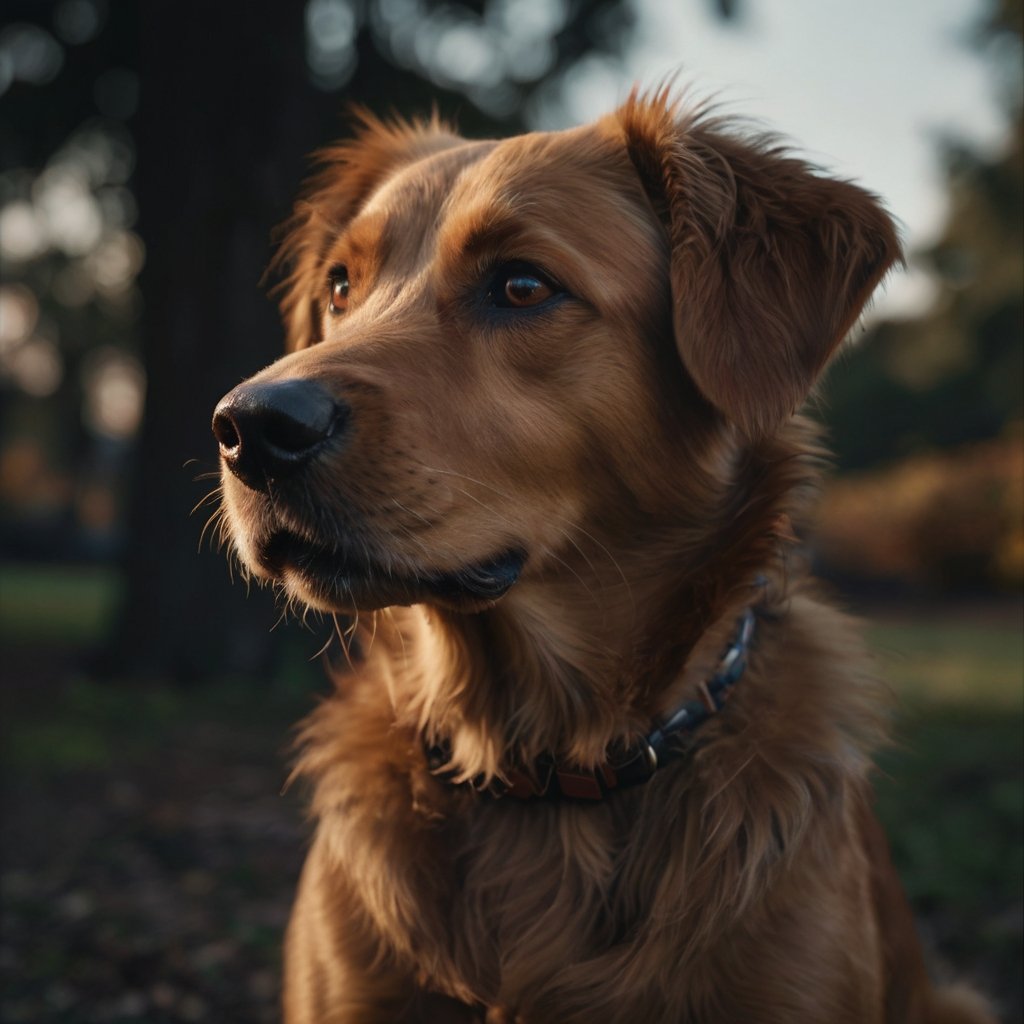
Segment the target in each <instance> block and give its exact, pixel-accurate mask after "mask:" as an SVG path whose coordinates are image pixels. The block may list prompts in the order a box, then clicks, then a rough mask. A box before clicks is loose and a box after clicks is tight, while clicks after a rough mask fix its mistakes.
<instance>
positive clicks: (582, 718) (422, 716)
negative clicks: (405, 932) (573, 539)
mask: <svg viewBox="0 0 1024 1024" xmlns="http://www.w3.org/2000/svg"><path fill="white" fill-rule="evenodd" d="M799 450H800V449H794V450H793V451H791V453H790V454H793V453H794V452H796V453H799ZM778 454H779V453H778V452H777V451H776V452H774V454H772V455H771V456H770V457H766V456H765V453H761V455H760V456H759V457H758V461H759V472H760V473H762V474H763V475H762V476H761V478H760V479H758V480H757V481H756V488H754V489H753V490H752V491H751V489H749V488H748V490H746V491H743V492H739V491H737V492H736V493H733V494H723V495H722V496H721V497H720V501H721V502H722V503H723V505H724V506H725V508H726V514H724V515H723V514H721V513H722V510H721V509H719V510H717V511H718V514H717V515H711V514H708V516H707V518H706V520H705V521H706V522H708V523H712V524H715V525H714V526H713V527H708V528H706V529H704V530H703V531H700V530H699V529H697V528H695V526H694V524H693V519H692V517H691V519H690V521H689V522H685V523H683V524H681V525H673V524H668V523H661V524H654V525H651V524H648V525H647V530H646V533H644V534H641V533H639V532H638V533H635V534H634V535H633V536H634V538H635V539H634V542H633V543H632V545H631V546H630V548H629V549H619V550H616V549H613V548H611V547H609V545H608V544H607V543H606V542H605V541H606V539H605V538H595V540H600V543H596V544H594V545H593V546H591V547H590V548H589V549H588V550H587V551H586V552H585V553H583V552H577V553H576V557H575V558H574V557H573V554H572V553H571V552H570V553H567V554H566V556H565V561H564V562H561V563H560V567H559V568H558V570H555V571H552V572H551V573H547V574H546V573H539V574H537V576H536V577H534V578H529V577H527V578H526V579H524V580H523V581H521V582H520V584H518V585H517V586H516V587H514V588H513V590H512V591H510V592H509V593H508V594H507V595H506V596H505V597H504V598H503V599H502V601H501V602H500V603H499V604H498V605H497V606H495V607H494V608H492V609H490V610H488V611H485V612H481V613H477V614H473V615H463V614H458V613H454V612H450V611H444V610H439V609H428V608H424V607H419V608H417V609H412V610H410V613H409V616H408V618H407V620H406V621H407V622H408V623H409V624H410V625H409V627H408V628H407V630H406V632H407V634H408V635H406V636H404V637H403V639H402V642H403V643H407V644H408V643H413V644H416V645H418V646H420V647H421V648H422V649H425V652H426V655H427V656H426V657H425V658H424V659H422V660H421V661H420V664H425V665H429V666H431V669H430V670H429V671H428V672H426V673H425V674H423V675H421V676H420V677H418V678H417V680H415V682H414V683H413V684H412V685H410V686H409V687H408V688H407V689H406V690H405V691H404V692H403V693H401V694H399V695H397V697H398V699H397V702H396V711H397V713H398V715H399V719H400V720H401V721H402V722H403V724H406V725H409V726H412V727H414V728H416V729H418V730H419V731H420V732H421V733H422V734H423V736H424V738H425V739H426V740H427V741H428V742H438V741H444V742H445V743H446V744H447V745H448V748H449V749H450V750H451V754H452V757H451V767H452V768H453V769H454V770H455V772H456V773H457V774H458V775H459V776H460V777H463V778H472V777H476V776H483V777H484V778H490V777H493V776H494V775H496V774H500V773H501V769H502V766H503V765H507V764H509V763H510V762H520V763H530V762H531V761H532V760H533V759H535V758H536V757H538V756H539V755H541V754H545V753H554V754H556V755H557V756H559V757H562V758H565V759H566V760H567V761H570V762H574V763H576V764H579V765H582V766H593V765H596V764H598V763H600V762H601V761H602V759H603V758H604V756H605V752H606V750H607V749H608V747H609V746H610V745H611V744H614V743H619V742H623V741H627V742H628V741H630V740H632V739H635V738H636V737H637V736H640V735H643V734H644V733H645V732H647V731H648V730H649V729H650V727H651V723H652V721H653V720H654V719H656V718H657V717H658V716H659V715H660V714H664V713H665V712H667V711H669V710H670V709H671V708H672V707H673V706H674V705H676V704H678V703H679V702H680V701H681V700H685V699H688V698H689V697H691V696H693V695H694V694H695V693H696V689H697V687H698V686H699V685H700V683H701V681H702V680H703V679H704V678H706V676H707V672H708V669H709V668H711V667H712V666H713V665H714V663H715V659H716V658H717V657H718V656H719V654H720V653H721V650H722V647H723V645H724V644H725V643H726V642H727V640H728V637H729V634H730V632H731V631H732V630H733V629H734V627H735V621H736V616H737V614H738V613H739V612H740V611H741V610H742V609H743V608H744V607H746V606H748V605H750V604H751V603H752V602H753V601H754V600H756V597H757V595H756V593H755V586H754V584H755V580H757V579H758V577H760V576H765V575H767V576H769V577H776V576H777V575H778V569H779V562H780V558H781V557H782V551H783V548H784V547H785V539H786V538H785V535H786V534H787V533H788V526H787V525H784V524H788V522H789V518H788V517H789V515H790V514H791V513H792V512H793V511H794V508H795V506H794V495H795V494H796V492H797V491H798V490H799V489H800V487H801V486H802V485H803V484H806V483H807V482H808V481H809V480H810V479H811V477H812V475H813V470H811V469H809V467H808V465H807V463H806V461H804V462H801V460H800V459H798V458H789V459H786V458H778V457H777V456H778ZM748 468H749V467H748ZM746 478H747V479H749V478H750V474H749V473H747V474H746ZM691 691H692V692H691Z"/></svg>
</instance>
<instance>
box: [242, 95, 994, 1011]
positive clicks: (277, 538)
mask: <svg viewBox="0 0 1024 1024" xmlns="http://www.w3.org/2000/svg"><path fill="white" fill-rule="evenodd" d="M898 259H899V245H898V242H897V239H896V236H895V233H894V230H893V227H892V224H891V221H890V220H889V218H888V216H887V215H886V214H885V212H884V211H883V210H882V209H881V207H880V205H879V204H878V202H877V200H876V199H875V198H874V197H872V196H871V195H869V194H868V193H866V192H863V191H862V190H860V189H858V188H856V187H855V186H853V185H851V184H849V183H846V182H839V181H833V180H830V179H827V178H824V177H822V176H820V175H819V174H818V173H816V172H815V171H814V169H813V168H810V167H808V166H807V165H805V164H803V163H802V162H800V161H799V160H796V159H794V158H793V157H791V156H789V155H788V154H787V153H786V152H785V151H784V150H783V149H781V148H780V147H779V146H778V145H777V143H775V142H774V141H772V140H766V139H751V138H748V137H744V136H742V135H741V134H738V133H737V132H735V131H734V130H733V129H732V128H731V127H730V126H729V125H728V124H723V123H720V122H716V121H714V120H712V119H710V118H708V117H706V116H704V115H703V114H700V113H697V114H693V113H686V112H684V111H682V110H681V109H680V108H679V106H678V105H677V104H675V103H673V101H672V100H671V98H670V97H669V96H667V95H658V96H653V97H638V96H634V97H633V98H632V99H631V100H630V101H629V102H628V103H627V104H626V105H625V106H624V107H623V108H622V109H621V110H619V111H618V112H616V113H615V114H613V115H610V116H609V117H607V118H605V119H603V120H602V121H600V122H598V123H597V124H596V125H592V126H589V127H587V128H581V129H575V130H573V131H570V132H564V133H553V134H534V135H530V136H524V137H521V138H517V139H512V140H507V141H505V142H480V143H468V142H466V141H465V140H462V139H460V138H459V137H458V136H457V135H455V134H454V133H453V132H452V131H450V130H449V129H447V128H445V127H444V126H442V125H440V124H439V123H437V122H436V121H433V122H428V123H417V124H401V123H394V124H383V123H381V122H378V121H375V120H373V119H372V118H366V119H365V122H364V124H363V127H362V130H361V133H360V134H359V136H358V137H357V138H356V139H355V140H354V141H352V142H350V143H346V144H343V145H342V146H339V147H337V148H335V149H333V150H328V151H327V153H326V155H325V157H324V166H323V169H322V170H321V172H320V173H319V175H318V176H317V177H316V178H315V179H314V180H313V181H312V183H311V185H310V188H309V191H308V193H307V195H306V196H305V197H304V199H303V200H302V202H301V203H300V204H299V205H298V206H297V208H296V214H295V217H294V219H293V221H292V222H291V224H290V225H289V229H288V233H287V236H286V238H285V241H284V243H283V246H282V250H281V257H280V260H281V267H282V268H283V269H284V271H285V277H284V282H283V285H282V287H281V305H282V310H283V313H284V317H285V322H286V326H287V329H288V335H289V348H290V350H291V351H290V354H289V355H287V356H285V357H284V358H282V359H281V360H279V361H278V362H277V363H275V364H274V365H272V366H270V367H268V368H267V369H266V370H264V371H262V372H261V373H260V374H258V375H257V376H256V377H255V378H254V380H255V381H256V382H257V383H258V384H259V386H261V387H264V386H267V385H272V384H273V383H274V382H276V381H290V380H294V379H300V380H315V381H316V382H317V387H318V388H320V389H326V390H327V391H328V392H329V393H330V395H331V397H332V400H334V401H338V402H341V401H343V402H344V403H345V405H346V406H347V411H346V421H345V422H346V424H347V425H348V426H347V431H348V432H347V433H346V434H345V436H344V437H333V436H332V441H331V445H332V447H331V448H330V450H329V451H326V453H325V454H322V455H318V456H317V457H316V458H315V459H310V462H309V465H308V466H307V467H306V468H305V469H304V470H303V473H302V474H301V476H299V477H297V478H295V479H293V480H292V482H291V483H289V484H287V485H285V484H282V485H281V486H279V487H275V488H272V487H270V485H269V483H268V487H267V493H266V494H259V493H256V492H253V491H250V490H247V489H246V488H244V487H243V486H242V485H240V484H239V483H238V481H236V480H233V479H232V478H231V477H230V475H229V474H228V473H227V470H226V471H225V501H226V512H227V522H228V524H229V528H230V532H231V535H232V539H233V543H234V545H235V547H236V549H237V551H238V553H239V557H240V558H241V560H242V561H243V563H245V564H247V565H248V566H249V567H250V568H251V569H252V570H253V572H254V574H255V575H257V576H260V577H262V578H265V579H270V580H273V581H276V582H278V583H281V584H283V586H284V587H285V589H286V590H287V592H288V594H289V595H291V597H292V598H293V599H297V600H298V601H301V602H305V603H306V604H308V605H310V606H312V607H315V608H319V609H323V610H327V611H345V612H348V611H352V612H356V611H358V612H362V613H363V614H360V615H359V616H358V618H357V621H356V622H355V624H354V626H353V631H352V633H351V637H352V643H351V647H350V649H349V651H348V664H347V666H346V667H344V668H343V669H340V670H339V671H338V676H337V694H336V695H335V696H334V697H333V698H332V699H330V700H327V701H325V702H324V703H323V704H322V705H321V706H319V707H318V708H317V710H316V711H315V712H314V713H313V714H312V715H311V716H310V717H309V718H308V719H307V720H306V722H305V723H304V725H303V726H302V729H301V734H300V741H299V753H298V756H297V761H296V765H295V773H296V775H297V776H299V777H301V778H303V779H305V780H306V781H307V782H308V784H309V786H310V789H311V798H312V810H313V814H314V816H315V818H316V822H317V824H316V833H315V837H314V839H313V843H312V847H311V850H310V853H309V857H308V859H307V862H306V866H305V869H304V872H303V876H302V881H301V883H300V887H299V893H298V897H297V900H296V904H295V909H294V913H293V917H292V920H291V924H290V926H289V930H288V936H287V943H286V972H285V995H284V1004H285V1017H286V1020H287V1021H288V1024H314V1022H317V1024H319V1022H333V1024H342V1022H357V1021H358V1022H376V1021H422V1022H443V1021H479V1022H482V1021H483V1020H484V1019H485V1016H486V1020H487V1021H488V1022H491V1024H495V1022H507V1024H512V1022H520V1024H555V1022H557V1024H593V1022H595V1021H600V1022H603V1024H627V1022H630V1024H632V1022H636V1021H644V1022H652V1024H656V1022H661V1024H669V1022H674V1024H675V1022H680V1021H687V1022H692V1024H697V1022H699V1024H735V1022H739V1021H743V1022H760V1024H822V1022H825V1021H828V1022H830V1024H882V1022H892V1024H895V1022H908V1024H934V1022H940V1021H941V1022H950V1024H952V1022H954V1021H960V1022H964V1024H970V1022H974V1024H982V1022H986V1021H990V1020H991V1019H992V1018H991V1017H990V1015H989V1014H988V1011H987V1010H986V1009H985V1007H984V1005H983V1004H982V1003H981V1001H980V1000H977V999H975V998H974V997H973V996H970V997H968V996H965V995H964V994H963V991H962V990H957V991H956V992H954V993H952V994H943V993H942V992H939V991H936V990H934V989H933V988H932V987H931V986H930V984H929V981H928V978H927V975H926V972H925V967H924V963H923V960H922V955H921V951H920V948H919V945H918V942H917V939H916V936H915V934H914V923H913V919H912V915H911V913H910V910H909V908H908V906H907V903H906V899H905V897H904V896H903V894H902V890H901V888H900V886H899V882H898V880H897V879H896V876H895V874H894V872H893V870H892V867H891V865H890V863H889V858H888V852H887V849H886V845H885V839H884V836H882V834H881V832H880V830H879V828H878V826H877V823H876V822H875V819H874V816H873V814H872V811H871V794H870V784H869V770H870V769H869V766H870V754H871V750H872V749H873V748H874V747H875V746H876V745H877V744H878V743H879V742H881V740H882V738H883V735H884V719H885V707H886V700H885V694H884V692H883V689H882V688H881V687H880V686H879V685H878V683H877V682H876V681H875V679H874V677H873V675H872V672H871V668H870V659H869V658H868V657H867V655H866V653H865V651H864V650H863V648H862V646H861V643H860V641H859V639H858V635H857V629H856V626H855V624H853V623H851V621H850V620H849V619H847V618H846V617H845V616H844V615H842V614H841V613H839V612H837V611H835V610H833V609H832V608H831V607H829V605H828V603H827V602H825V601H823V600H821V599H820V597H819V595H818V593H817V590H816V588H815V586H814V585H813V584H812V583H811V582H810V581H809V580H808V578H807V576H806V572H805V568H804V565H803V562H802V559H801V557H800V545H799V542H798V541H797V537H798V536H801V535H805V534H806V530H807V527H808V519H809V515H810V511H811V508H812V506H813V503H814V496H815V493H816V490H817V482H818V475H819V466H820V461H821V457H822V456H821V452H820V449H819V447H818V445H817V441H816V436H815V431H814V429H813V427H811V426H810V425H809V423H808V422H806V421H805V420H803V419H802V418H801V417H799V416H794V415H793V410H794V408H795V407H796V406H797V405H798V404H799V403H800V402H801V401H802V400H803V399H804V398H805V397H806V396H807V394H808V393H809V392H810V390H811V388H812V386H813V384H814V381H815V379H816V377H817V375H818V373H819V372H820V370H821V369H822V367H823V366H824V365H825V363H826V362H827V360H828V359H829V357H830V355H831V354H832V353H833V352H834V350H835V349H836V347H837V346H838V345H839V344H840V342H841V340H842V338H843V336H844V335H845V334H846V332H847V331H848V330H849V328H850V327H851V325H852V324H853V323H854V321H855V320H856V318H857V316H858V315H859V313H860V311H861V309H862V307H863V305H864V303H865V302H866V301H867V299H868V296H869V295H870V293H871V292H872V290H873V289H874V287H875V286H876V285H877V284H878V282H879V280H880V279H881V278H882V276H883V275H884V274H885V273H886V271H887V270H888V269H889V267H890V266H891V265H892V264H893V263H894V261H897V260H898ZM509 261H512V262H511V263H510V262H509ZM524 262H525V263H526V264H528V265H535V266H536V268H537V270H536V275H538V276H533V277H531V274H533V270H532V269H530V266H528V267H527V270H526V271H523V270H522V269H517V270H516V271H515V272H516V273H517V274H519V277H518V278H517V279H516V281H515V287H514V288H512V290H511V292H508V293H507V294H511V295H512V297H513V298H514V299H516V300H517V301H518V298H519V296H521V295H523V294H529V293H530V290H531V289H532V288H533V287H534V283H537V282H539V283H540V287H539V290H537V293H538V294H539V295H541V296H542V300H538V302H537V304H536V305H535V306H531V307H529V308H527V309H519V308H517V307H516V304H515V303H514V302H511V301H510V302H509V303H505V302H504V300H503V298H502V296H503V295H504V294H506V293H503V292H502V291H501V289H502V281H503V280H505V281H506V285H507V280H506V279H503V278H502V276H501V275H502V273H503V271H502V268H503V267H505V266H509V265H514V266H515V267H516V268H521V267H522V265H523V264H524ZM338 266H344V267H345V268H346V275H347V278H348V279H349V280H350V294H349V296H348V297H347V302H348V305H347V309H346V310H345V311H344V313H343V315H342V314H341V312H340V311H335V312H333V313H332V312H331V311H330V310H329V309H327V308H326V292H325V287H326V285H327V281H328V270H329V269H330V268H332V267H338ZM332 273H333V271H332ZM524 282H525V283H524ZM535 290H536V289H535ZM496 296H497V298H496ZM300 538H301V539H300ZM310 538H318V539H319V540H318V541H317V542H316V543H312V542H311V541H310ZM747 608H755V609H756V612H757V632H756V637H755V640H754V643H753V647H752V649H751V650H750V652H749V659H748V660H749V664H748V666H747V669H746V671H745V673H744V674H743V676H742V678H741V679H740V680H739V682H738V683H737V684H736V686H735V688H734V690H733V693H732V696H731V698H730V700H729V702H728V704H727V705H726V707H725V708H724V710H722V711H721V712H720V713H719V714H717V715H715V716H713V717H712V718H711V719H710V720H709V721H708V722H706V723H705V724H704V725H703V726H702V727H701V729H700V730H699V732H698V733H697V735H696V744H695V746H694V748H693V749H692V750H691V751H690V753H689V756H688V757H686V758H685V759H682V760H680V761H677V762H675V763H673V764H670V765H668V766H666V767H664V768H662V769H661V770H659V771H657V772H656V773H655V774H654V775H653V777H652V778H651V779H650V781H648V782H647V783H646V784H644V785H642V786H637V787H634V788H627V789H620V790H616V791H614V792H611V793H609V794H608V795H607V797H606V799H604V800H602V801H598V802H595V803H581V802H573V801H567V800H563V801H555V800H551V801H543V800H540V801H534V802H532V803H527V802H519V801H517V800H514V799H512V798H511V797H506V798H505V799H502V800H495V799H492V798H491V797H489V796H487V795H485V794H483V793H480V792H478V791H477V788H475V787H479V786H482V785H486V784H487V783H488V782H491V781H494V780H500V779H502V778H503V777H505V776H506V775H507V773H508V771H509V768H510V766H512V765H517V764H518V765H523V764H526V765H529V764H531V763H533V762H534V761H535V760H536V759H537V758H538V757H539V756H542V755H544V756H554V757H557V758H558V759H560V760H561V761H563V762H566V763H569V764H572V765H575V766H578V767H579V768H581V769H584V770H586V769H592V768H594V767H595V766H598V765H600V764H601V763H602V762H603V760H604V758H605V756H606V751H607V750H608V748H609V747H610V746H613V745H615V744H622V743H629V742H633V741H636V740H637V739H638V738H639V737H641V736H643V735H645V734H646V733H647V732H648V731H649V730H650V729H651V728H652V723H654V722H655V721H657V720H658V719H659V717H661V716H664V715H666V714H668V713H670V712H671V711H672V710H674V709H675V708H677V707H678V706H679V705H680V704H681V703H682V702H684V701H686V700H691V699H694V698H695V697H696V696H697V695H698V694H699V693H700V692H701V688H702V685H703V682H704V680H706V679H707V678H708V677H709V675H710V673H711V672H712V671H713V669H714V666H715V664H716V662H717V660H718V658H719V657H720V655H721V653H722V651H723V649H724V648H725V647H726V645H727V644H728V643H729V642H730V639H731V637H732V636H733V634H734V630H735V625H736V621H737V618H738V617H739V616H740V615H741V614H742V613H743V612H744V610H745V609H747ZM382 609H383V610H382ZM441 743H443V744H444V745H445V749H446V750H447V751H449V761H448V763H447V765H445V768H446V773H445V776H446V777H445V778H442V777H440V776H439V775H437V774H434V773H433V772H432V771H431V769H430V767H429V766H428V760H427V757H426V754H425V750H426V748H427V747H429V746H431V745H433V744H441ZM469 783H472V785H470V784H469Z"/></svg>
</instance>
